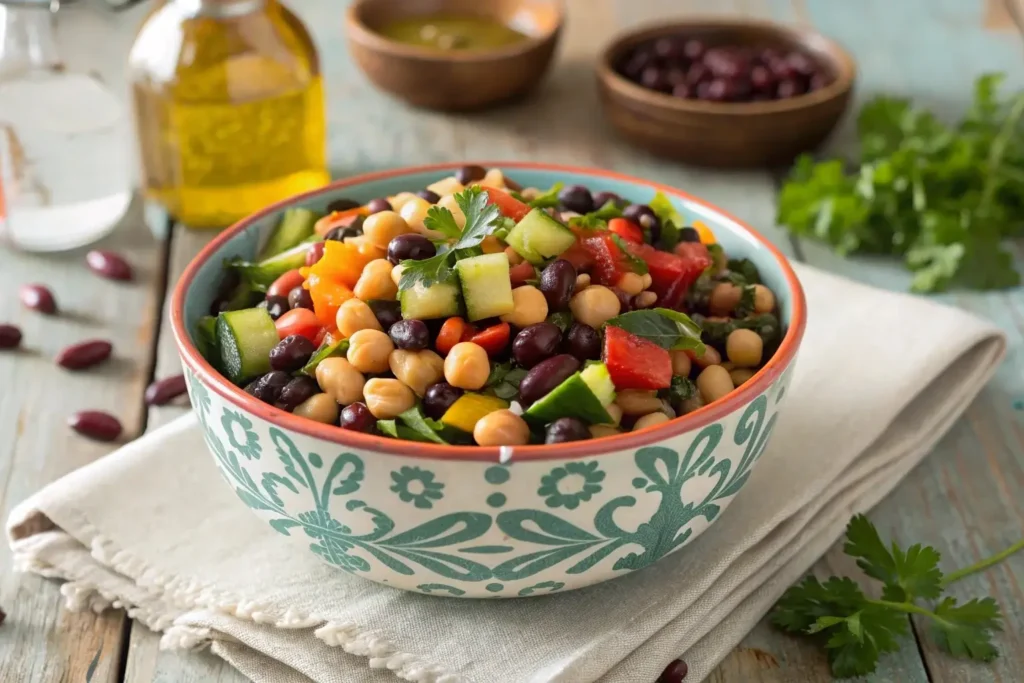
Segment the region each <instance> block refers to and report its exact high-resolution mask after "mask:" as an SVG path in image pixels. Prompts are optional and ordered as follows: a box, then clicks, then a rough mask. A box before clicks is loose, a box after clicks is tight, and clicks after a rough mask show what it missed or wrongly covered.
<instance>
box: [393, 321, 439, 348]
mask: <svg viewBox="0 0 1024 683" xmlns="http://www.w3.org/2000/svg"><path fill="white" fill-rule="evenodd" d="M388 336H389V337H391V341H392V342H393V343H394V345H395V348H398V349H405V350H408V351H419V350H420V349H425V348H427V347H428V346H430V329H428V328H427V324H426V323H425V322H423V321H422V320H399V321H398V322H396V323H395V324H394V325H392V326H391V329H389V330H388Z"/></svg>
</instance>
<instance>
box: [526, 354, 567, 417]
mask: <svg viewBox="0 0 1024 683" xmlns="http://www.w3.org/2000/svg"><path fill="white" fill-rule="evenodd" d="M579 369H580V362H579V361H578V360H576V358H575V357H574V356H570V355H569V354H567V353H563V354H560V355H558V356H553V357H552V358H548V359H547V360H545V361H542V362H540V363H538V364H537V365H535V366H533V369H532V370H530V371H529V372H528V373H526V376H525V377H523V381H522V382H520V383H519V397H520V398H521V399H522V401H523V403H524V404H526V405H529V404H531V403H533V402H534V401H537V400H539V399H541V398H543V397H545V396H547V395H548V393H549V392H550V391H551V390H552V389H554V388H555V387H557V386H558V385H559V384H561V383H562V382H564V381H565V380H566V379H568V377H569V376H570V375H571V374H572V373H574V372H576V371H577V370H579Z"/></svg>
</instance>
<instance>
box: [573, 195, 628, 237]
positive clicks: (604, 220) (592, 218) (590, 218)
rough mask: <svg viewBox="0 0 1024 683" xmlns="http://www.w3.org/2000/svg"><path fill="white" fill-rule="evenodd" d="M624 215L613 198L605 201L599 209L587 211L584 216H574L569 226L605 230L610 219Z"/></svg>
mask: <svg viewBox="0 0 1024 683" xmlns="http://www.w3.org/2000/svg"><path fill="white" fill-rule="evenodd" d="M620 216H622V209H620V208H619V207H618V205H617V204H616V203H615V202H614V201H613V200H611V199H609V200H608V201H607V202H605V203H604V206H602V207H601V208H599V209H596V210H594V211H591V212H590V213H585V214H583V215H582V216H573V217H572V218H570V219H569V227H572V228H581V229H583V230H604V229H606V228H607V227H608V221H610V220H611V219H613V218H619V217H620Z"/></svg>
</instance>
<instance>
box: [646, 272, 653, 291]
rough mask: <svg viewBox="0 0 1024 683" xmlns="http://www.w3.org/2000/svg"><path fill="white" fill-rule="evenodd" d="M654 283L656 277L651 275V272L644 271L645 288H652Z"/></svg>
mask: <svg viewBox="0 0 1024 683" xmlns="http://www.w3.org/2000/svg"><path fill="white" fill-rule="evenodd" d="M653 284H654V278H653V277H651V274H650V273H644V289H650V288H651V285H653Z"/></svg>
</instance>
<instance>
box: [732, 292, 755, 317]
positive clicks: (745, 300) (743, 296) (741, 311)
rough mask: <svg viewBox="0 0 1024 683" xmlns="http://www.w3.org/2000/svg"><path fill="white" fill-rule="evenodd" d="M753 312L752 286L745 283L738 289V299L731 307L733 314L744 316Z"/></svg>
mask: <svg viewBox="0 0 1024 683" xmlns="http://www.w3.org/2000/svg"><path fill="white" fill-rule="evenodd" d="M753 312H754V288H753V287H752V286H750V285H746V286H744V287H742V288H741V289H740V301H739V303H738V304H736V308H734V309H733V315H735V316H736V317H738V318H746V317H747V316H748V315H750V314H752V313H753Z"/></svg>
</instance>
